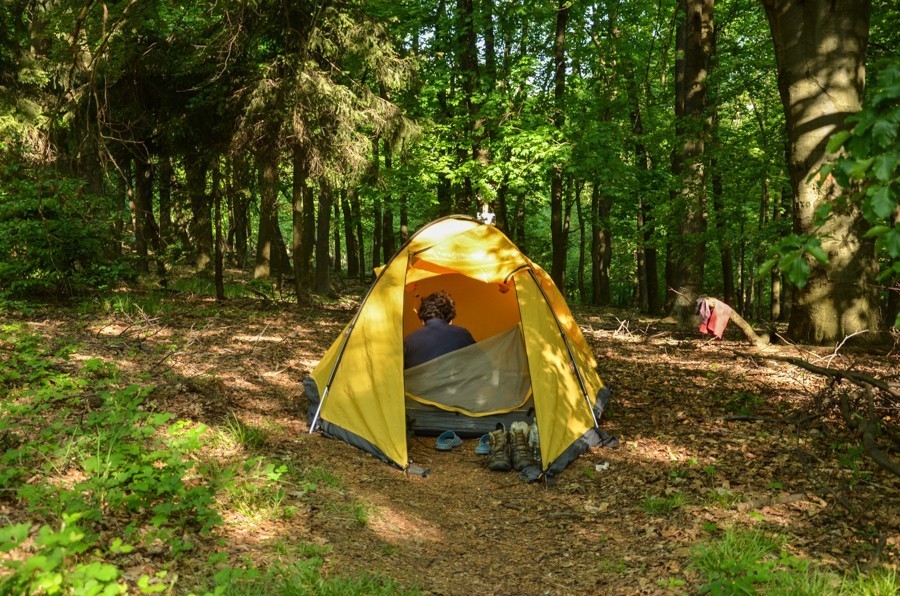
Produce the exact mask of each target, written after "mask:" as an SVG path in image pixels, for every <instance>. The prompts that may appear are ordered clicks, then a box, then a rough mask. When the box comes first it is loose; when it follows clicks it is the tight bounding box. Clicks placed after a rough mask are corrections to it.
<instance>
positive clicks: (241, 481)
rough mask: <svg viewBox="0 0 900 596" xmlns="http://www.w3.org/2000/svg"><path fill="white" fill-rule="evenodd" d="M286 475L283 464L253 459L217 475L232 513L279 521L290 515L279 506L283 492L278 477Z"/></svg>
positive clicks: (286, 508)
mask: <svg viewBox="0 0 900 596" xmlns="http://www.w3.org/2000/svg"><path fill="white" fill-rule="evenodd" d="M286 472H287V466H286V465H285V464H282V463H275V462H270V461H266V460H265V458H263V457H254V458H251V459H249V460H247V461H246V462H244V463H243V464H242V465H240V466H239V467H238V468H237V469H235V468H232V469H230V470H228V471H226V473H225V474H223V475H222V476H220V485H221V486H222V488H223V490H224V492H225V493H226V494H227V495H228V496H229V499H230V506H231V507H232V508H233V509H234V510H235V511H238V512H240V513H241V514H242V515H244V516H246V517H249V518H253V519H279V518H283V517H288V516H290V515H292V513H293V508H289V507H284V506H283V503H284V500H285V497H286V491H285V487H284V483H283V481H282V478H283V476H284V475H285V474H286ZM300 488H301V489H307V490H308V489H309V487H308V486H301V487H300Z"/></svg>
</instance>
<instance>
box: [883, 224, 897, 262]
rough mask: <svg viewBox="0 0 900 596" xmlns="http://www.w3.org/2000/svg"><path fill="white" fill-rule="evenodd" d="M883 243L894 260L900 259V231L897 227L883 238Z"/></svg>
mask: <svg viewBox="0 0 900 596" xmlns="http://www.w3.org/2000/svg"><path fill="white" fill-rule="evenodd" d="M881 242H882V246H884V250H885V251H886V252H887V254H888V255H889V256H890V257H891V258H892V259H900V230H898V229H897V228H896V227H894V228H891V230H890V231H889V232H887V233H886V234H885V235H884V236H882V237H881Z"/></svg>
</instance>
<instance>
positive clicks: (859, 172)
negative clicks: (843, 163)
mask: <svg viewBox="0 0 900 596" xmlns="http://www.w3.org/2000/svg"><path fill="white" fill-rule="evenodd" d="M874 161H875V158H874V157H869V158H868V159H857V160H856V162H854V164H853V167H852V168H851V169H850V177H851V178H855V179H857V180H862V179H863V178H865V177H866V172H868V171H869V168H871V167H872V163H873V162H874Z"/></svg>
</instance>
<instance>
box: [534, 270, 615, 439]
mask: <svg viewBox="0 0 900 596" xmlns="http://www.w3.org/2000/svg"><path fill="white" fill-rule="evenodd" d="M528 273H530V274H531V279H532V280H533V281H534V283H535V285H537V287H538V290H540V292H541V296H543V297H544V302H546V303H547V307H548V308H549V309H550V314H552V315H553V321H554V322H555V323H556V328H557V329H558V330H559V335H560V336H561V337H562V340H563V343H564V344H565V345H566V351H567V352H568V353H569V360H571V361H572V368H573V369H574V370H575V376H576V377H577V378H578V384H579V385H580V386H581V395H582V396H584V403H585V404H587V407H588V412H590V413H591V418H592V419H593V420H594V428H600V422H599V421H598V420H597V416H596V414H594V406H593V404H591V398H590V397H589V396H588V392H587V386H586V385H585V384H584V378H583V377H582V376H581V371H580V370H578V362H576V361H575V354H574V353H573V352H572V346H570V345H569V338H568V337H566V330H565V329H563V326H562V323H560V322H559V317H557V316H556V312H555V311H554V310H553V304H552V303H551V302H550V298H549V297H548V296H547V293H546V292H544V288H543V287H541V282H540V280H538V278H537V276H536V275H535V274H534V270H533V269H529V270H528Z"/></svg>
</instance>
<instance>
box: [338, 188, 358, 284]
mask: <svg viewBox="0 0 900 596" xmlns="http://www.w3.org/2000/svg"><path fill="white" fill-rule="evenodd" d="M341 193H342V198H343V200H342V201H341V208H342V209H343V212H344V244H345V246H346V247H347V277H359V246H358V245H357V238H356V233H355V231H354V229H353V223H354V222H353V210H352V209H351V207H350V204H351V203H352V201H353V198H352V197H353V195H354V194H356V189H355V188H351V189H350V190H349V191H348V190H343V191H341Z"/></svg>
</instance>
